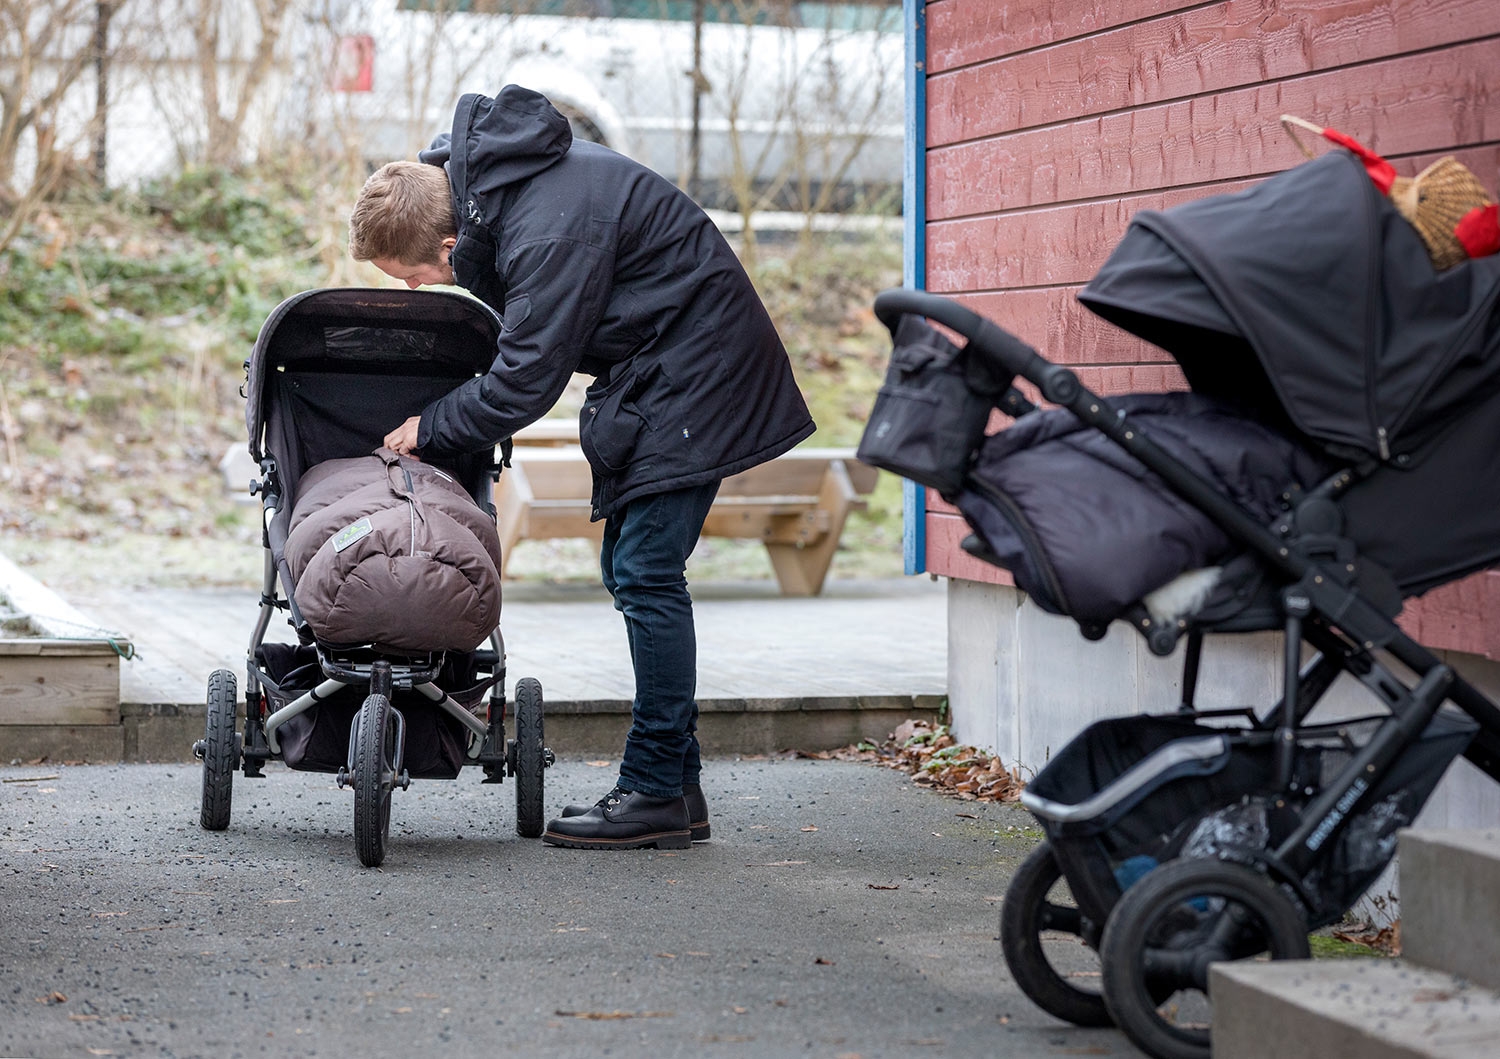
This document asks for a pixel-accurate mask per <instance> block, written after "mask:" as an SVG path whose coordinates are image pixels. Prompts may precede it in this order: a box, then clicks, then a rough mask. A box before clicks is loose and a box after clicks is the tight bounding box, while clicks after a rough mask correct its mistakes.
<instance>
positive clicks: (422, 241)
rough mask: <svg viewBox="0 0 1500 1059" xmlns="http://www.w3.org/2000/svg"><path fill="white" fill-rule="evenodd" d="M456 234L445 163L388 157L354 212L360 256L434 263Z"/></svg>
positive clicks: (353, 238) (352, 239)
mask: <svg viewBox="0 0 1500 1059" xmlns="http://www.w3.org/2000/svg"><path fill="white" fill-rule="evenodd" d="M457 234H458V225H457V223H456V222H455V221H454V219H453V192H452V190H451V189H450V188H449V185H448V174H447V173H446V172H444V170H443V169H442V167H440V166H435V165H428V164H427V163H425V162H387V163H386V164H385V165H383V166H381V167H380V168H379V169H377V170H375V172H374V173H372V174H370V178H369V179H368V180H366V181H365V186H364V187H363V188H361V189H360V192H359V200H358V201H357V202H355V204H354V211H353V212H352V213H351V214H350V215H349V254H350V256H352V257H353V258H354V260H356V261H375V260H392V259H394V260H396V261H399V262H401V263H402V264H403V265H430V264H434V263H436V262H437V261H438V260H439V259H440V256H441V253H442V248H443V240H444V239H446V238H448V237H449V236H452V235H457Z"/></svg>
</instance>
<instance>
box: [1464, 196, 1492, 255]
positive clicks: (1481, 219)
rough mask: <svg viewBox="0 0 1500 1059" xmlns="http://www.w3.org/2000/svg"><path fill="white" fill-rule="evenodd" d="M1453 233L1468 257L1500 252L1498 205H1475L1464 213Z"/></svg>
mask: <svg viewBox="0 0 1500 1059" xmlns="http://www.w3.org/2000/svg"><path fill="white" fill-rule="evenodd" d="M1453 234H1454V236H1455V237H1456V238H1457V239H1458V241H1459V242H1460V243H1462V244H1463V248H1464V253H1466V254H1468V255H1469V256H1470V257H1488V256H1489V255H1491V254H1500V205H1496V204H1495V203H1493V202H1492V203H1490V204H1489V205H1488V206H1475V207H1474V208H1473V209H1472V210H1470V211H1469V212H1468V213H1466V214H1464V216H1463V219H1462V220H1461V221H1459V222H1458V226H1457V227H1455V228H1454V229H1453Z"/></svg>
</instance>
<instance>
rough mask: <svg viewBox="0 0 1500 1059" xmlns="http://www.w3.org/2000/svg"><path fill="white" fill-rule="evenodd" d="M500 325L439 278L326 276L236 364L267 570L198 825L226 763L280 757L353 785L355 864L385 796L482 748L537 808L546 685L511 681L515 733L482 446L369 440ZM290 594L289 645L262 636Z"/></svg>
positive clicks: (214, 727)
mask: <svg viewBox="0 0 1500 1059" xmlns="http://www.w3.org/2000/svg"><path fill="white" fill-rule="evenodd" d="M499 327H500V322H499V320H498V318H497V317H496V316H495V314H494V313H493V312H492V311H491V310H489V309H488V308H487V307H486V306H484V305H483V304H481V303H479V302H477V301H475V300H473V299H470V298H465V297H461V296H459V295H453V294H445V293H437V292H430V291H396V290H386V289H379V290H370V289H357V288H349V289H329V290H315V291H307V292H304V293H302V294H299V295H295V296H293V297H292V298H289V299H287V300H286V301H285V302H283V303H282V304H281V305H280V306H278V307H277V308H276V309H275V310H274V311H273V312H272V313H271V315H270V316H269V317H268V318H267V320H266V322H265V324H264V325H263V326H262V328H261V332H260V335H259V337H258V339H257V340H256V343H255V348H254V350H253V351H252V353H251V355H250V358H249V360H247V361H246V365H245V366H246V374H247V384H246V389H245V395H246V398H247V407H246V424H247V427H248V431H249V446H250V453H251V455H252V457H254V458H255V459H256V461H257V462H258V464H259V466H260V469H261V478H260V479H259V480H258V481H257V482H255V483H253V484H252V492H257V493H259V494H260V496H261V499H262V506H263V513H264V522H263V545H264V583H263V585H262V589H261V599H260V610H259V616H258V618H257V620H256V622H255V627H254V630H253V632H252V633H251V637H250V645H249V649H248V651H247V658H246V684H245V696H244V713H243V714H242V717H243V728H242V729H241V730H240V731H236V726H237V725H236V722H237V718H236V713H237V712H238V702H237V699H238V695H237V688H236V680H235V676H234V673H233V672H231V671H230V670H227V669H221V670H219V671H217V672H215V673H214V674H213V675H212V677H210V679H209V683H208V718H207V728H206V732H205V737H204V739H203V740H201V741H200V742H199V743H198V744H197V745H196V747H195V750H196V752H197V754H198V756H199V757H200V758H201V759H202V760H203V794H202V806H201V812H200V822H201V823H202V826H203V827H204V828H206V829H208V830H211V831H218V830H223V829H224V828H227V827H228V826H229V822H230V805H231V796H232V787H233V780H234V772H235V771H236V770H242V771H243V773H244V776H245V777H246V778H247V779H250V778H261V777H263V776H264V772H263V766H264V765H265V764H266V763H267V762H269V761H281V762H283V763H284V764H286V765H287V766H288V767H290V768H293V769H299V770H306V771H316V772H331V773H334V774H335V775H337V777H338V783H339V786H340V787H345V786H352V787H353V789H354V840H355V849H356V852H357V853H358V855H359V859H360V861H361V863H363V864H365V865H366V866H368V867H375V866H378V865H379V864H381V863H382V862H383V861H384V859H385V856H386V851H387V840H388V837H389V831H390V817H391V799H392V795H393V793H394V791H396V790H398V789H400V790H405V789H406V788H407V787H408V786H409V785H410V783H411V780H412V779H413V778H418V779H422V778H431V779H453V778H455V777H456V776H457V775H458V774H459V771H460V769H461V768H463V767H464V766H466V765H478V766H479V767H480V768H481V769H482V770H483V772H484V775H485V781H484V782H486V783H500V782H502V781H503V780H504V779H505V778H507V777H514V779H515V781H516V831H517V832H518V833H519V834H520V835H522V836H523V837H529V838H535V837H537V836H539V835H540V834H541V833H542V829H543V827H544V826H545V819H544V811H543V804H542V801H543V772H544V770H545V769H546V768H547V766H548V765H550V764H551V762H552V753H551V751H550V750H549V749H547V747H546V745H545V741H544V735H543V702H542V688H541V684H540V683H539V682H538V681H536V680H535V679H534V678H523V679H521V680H518V681H517V682H516V686H515V700H514V701H515V710H514V713H515V721H514V736H513V737H511V738H507V735H506V723H505V721H506V712H507V709H506V706H507V702H506V694H505V680H506V671H505V648H504V641H503V639H502V638H501V635H500V629H499V626H498V616H499V609H500V574H499V541H498V537H497V535H496V532H495V528H494V509H493V507H492V506H491V504H490V490H491V486H492V483H493V480H494V475H496V474H497V473H499V470H500V468H499V467H498V466H496V465H495V462H494V459H493V456H492V455H491V453H489V452H483V453H473V454H469V455H466V456H462V457H460V458H458V459H456V460H453V461H451V463H449V464H445V465H443V466H436V465H433V464H430V463H419V462H417V461H414V460H409V459H403V458H401V457H397V456H396V455H395V454H394V453H391V452H389V450H379V451H378V452H377V450H378V449H379V447H380V445H381V440H382V438H383V436H384V434H385V432H386V430H388V429H389V427H390V426H391V425H392V424H395V423H400V422H402V421H403V420H404V419H405V418H406V417H407V416H409V415H414V414H416V413H418V412H420V411H421V410H422V408H423V407H425V406H426V405H427V404H428V403H429V402H431V401H432V400H434V399H436V398H437V397H439V396H441V395H442V394H444V393H447V392H448V391H450V390H452V389H453V388H454V387H455V386H458V385H460V384H462V383H463V382H465V381H467V380H469V379H472V378H474V377H475V376H476V375H482V374H483V373H484V372H485V371H487V370H488V368H489V365H490V361H491V358H492V357H493V353H494V346H495V341H496V337H497V335H498V333H499ZM278 610H281V611H285V612H286V613H287V615H288V619H289V623H290V625H291V626H292V628H293V630H294V631H295V633H296V634H297V640H298V642H297V643H295V644H291V643H276V642H269V641H268V640H267V632H268V630H269V628H270V624H271V620H272V617H273V616H274V615H275V613H276V612H277V611H278Z"/></svg>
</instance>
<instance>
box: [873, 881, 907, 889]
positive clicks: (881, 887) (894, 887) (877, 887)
mask: <svg viewBox="0 0 1500 1059" xmlns="http://www.w3.org/2000/svg"><path fill="white" fill-rule="evenodd" d="M865 886H866V887H867V888H869V889H871V890H899V889H901V887H900V886H899V885H896V886H881V885H880V884H879V883H872V882H867V883H865Z"/></svg>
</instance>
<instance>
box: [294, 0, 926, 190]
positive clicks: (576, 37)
mask: <svg viewBox="0 0 1500 1059" xmlns="http://www.w3.org/2000/svg"><path fill="white" fill-rule="evenodd" d="M901 10H902V9H901V3H900V0H826V2H798V0H317V2H316V5H315V7H314V9H313V10H312V11H310V12H309V13H308V14H307V15H306V16H305V21H304V24H303V25H302V27H301V29H302V33H301V39H302V40H303V41H304V42H305V46H306V47H307V48H309V49H310V50H311V52H312V54H313V55H314V56H316V55H320V54H321V55H327V56H331V57H339V61H338V62H337V63H335V62H331V61H330V62H328V63H327V65H326V70H327V74H326V76H324V77H323V78H322V79H321V83H320V84H316V85H309V86H308V89H307V91H308V92H309V93H310V94H311V97H312V99H311V105H310V106H308V107H307V108H306V110H305V111H302V112H301V113H300V114H299V117H306V118H309V119H316V121H317V123H318V124H322V125H324V126H325V129H324V130H323V132H324V133H331V134H333V135H335V137H336V139H337V141H338V142H340V143H341V144H342V145H343V146H344V147H345V148H346V149H349V150H355V151H358V152H359V154H360V155H361V157H363V158H364V159H365V160H366V161H367V162H369V163H371V164H379V163H381V162H384V161H388V160H390V159H392V158H411V157H414V156H415V154H416V152H417V151H418V150H420V149H421V148H423V147H425V146H426V145H427V144H428V142H429V141H430V140H431V139H432V137H433V135H434V134H436V133H437V132H439V131H445V130H447V129H448V127H449V124H450V122H451V120H452V115H453V106H454V103H455V102H456V101H457V99H458V96H460V95H461V94H463V93H464V92H473V91H478V92H484V93H486V94H490V93H493V92H495V91H497V90H498V89H499V88H500V87H501V86H503V85H505V84H510V83H514V84H520V85H525V86H526V87H528V88H532V89H535V90H537V91H539V92H541V93H543V94H544V95H546V96H548V97H549V98H550V99H551V100H552V101H553V102H554V103H555V104H556V105H557V106H558V108H559V109H560V110H562V111H563V112H564V113H565V114H567V115H568V117H569V119H570V120H571V121H572V122H573V127H574V133H575V135H578V136H580V137H583V138H586V139H590V140H595V141H597V142H600V143H603V144H605V145H606V146H609V147H611V148H614V149H615V150H618V151H620V152H622V153H624V154H627V155H629V156H631V157H633V158H635V159H637V160H638V161H641V162H643V163H645V164H646V165H648V166H650V167H651V168H652V169H655V170H656V171H657V172H659V173H662V174H663V175H665V176H667V177H669V178H671V179H673V180H675V181H677V182H678V183H679V184H680V185H682V186H683V187H685V188H688V189H689V190H695V191H696V192H697V193H698V195H699V198H700V200H702V201H704V202H705V203H707V204H710V205H721V206H727V207H730V208H737V207H739V206H741V205H742V204H743V203H744V202H746V201H751V202H754V204H755V205H756V206H757V207H759V208H770V207H775V208H792V209H807V208H815V207H820V206H821V207H822V208H830V207H833V206H847V205H849V204H851V203H854V202H856V201H869V200H870V199H871V198H872V197H878V196H881V195H886V196H890V195H892V194H894V193H896V192H897V191H898V189H899V187H900V181H901V168H902V105H903V97H902V92H903V78H902V61H903V52H902V47H903V42H902V36H901V33H900V30H901ZM695 35H696V36H697V38H698V42H699V43H698V48H697V54H698V61H697V62H696V63H695V61H694V55H695V48H694V38H695ZM695 70H696V75H695ZM695 85H696V87H697V92H696V93H695V91H694V89H695ZM695 97H696V98H695ZM298 102H299V106H300V104H301V100H299V101H298ZM695 104H696V120H695ZM695 128H696V136H695ZM820 196H821V197H820Z"/></svg>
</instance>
